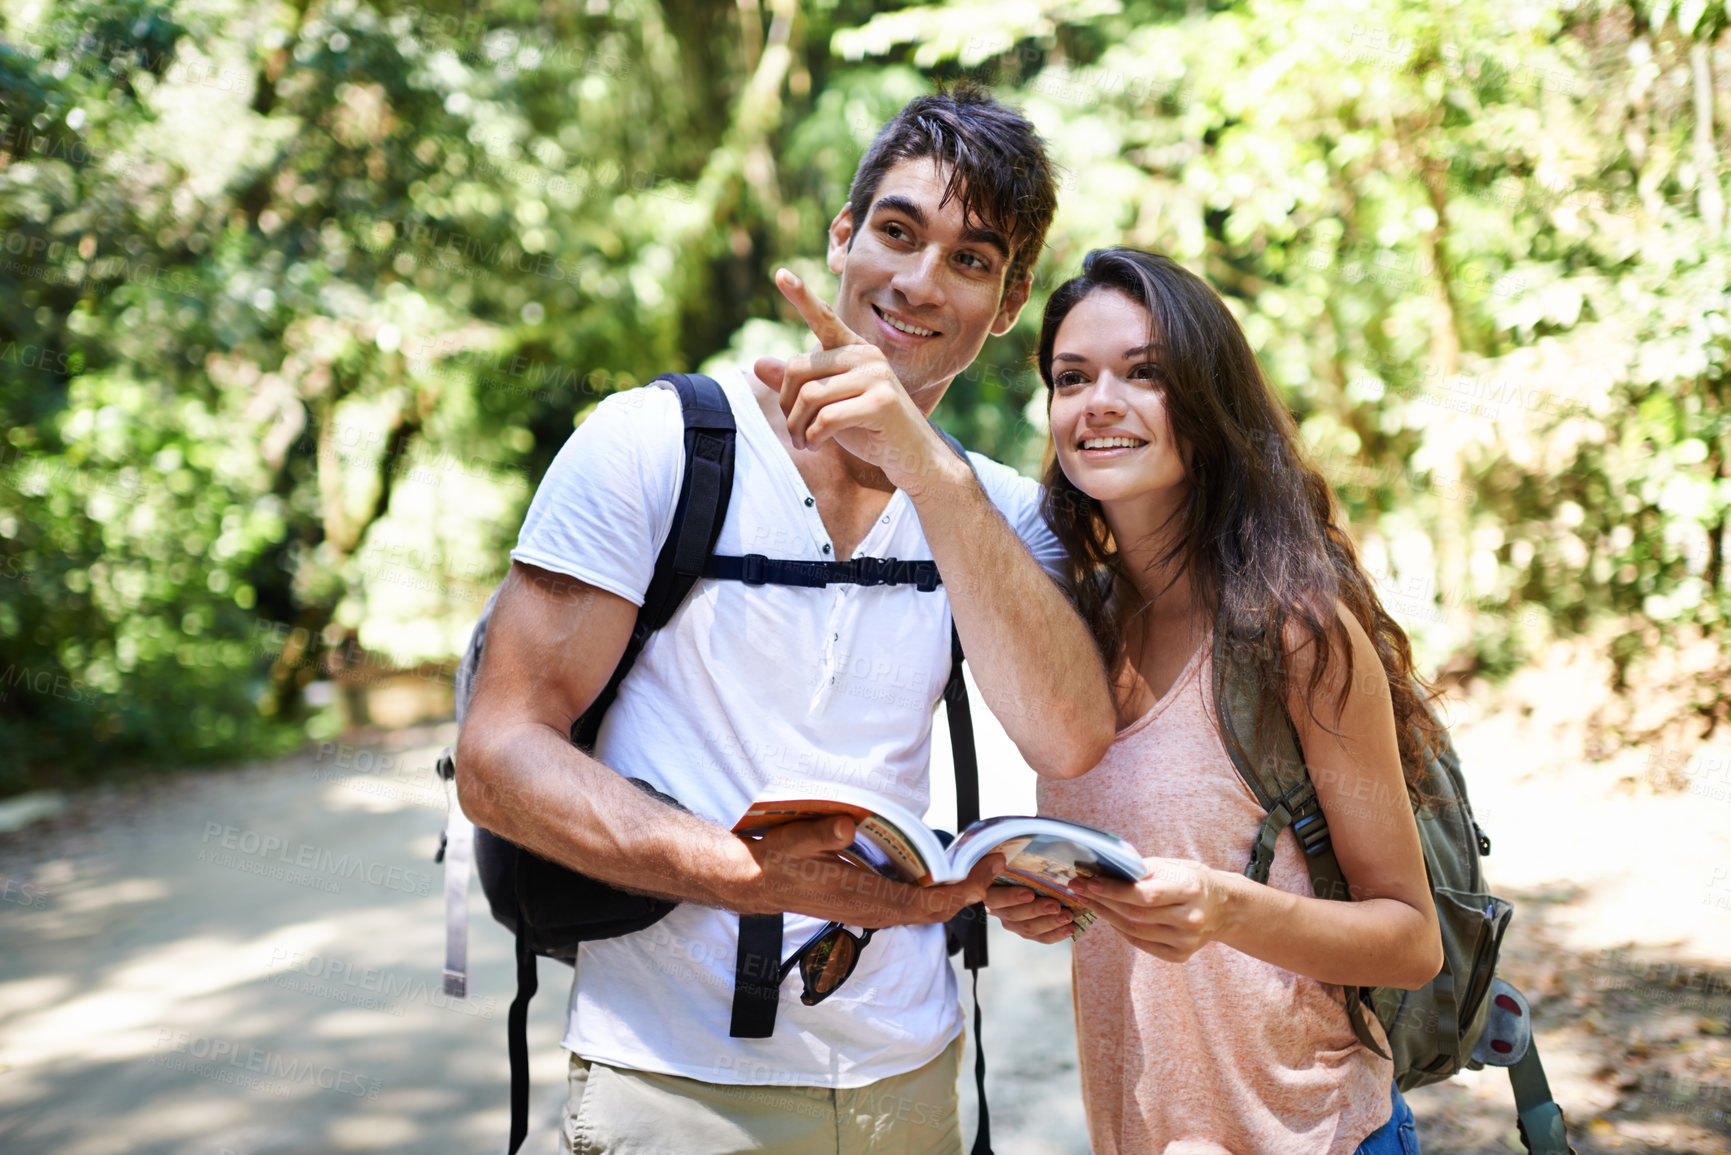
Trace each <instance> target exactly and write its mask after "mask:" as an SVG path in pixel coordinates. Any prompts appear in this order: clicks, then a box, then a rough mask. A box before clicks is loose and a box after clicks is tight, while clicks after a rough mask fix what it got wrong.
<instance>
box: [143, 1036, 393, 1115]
mask: <svg viewBox="0 0 1731 1155" xmlns="http://www.w3.org/2000/svg"><path fill="white" fill-rule="evenodd" d="M156 1049H157V1050H158V1051H159V1052H167V1053H162V1054H156V1055H152V1056H151V1057H150V1060H149V1062H150V1064H151V1065H152V1066H157V1067H167V1068H169V1069H170V1070H174V1071H179V1072H181V1073H183V1074H189V1075H197V1076H199V1077H200V1078H204V1079H212V1080H214V1081H216V1082H219V1083H230V1084H233V1085H234V1086H237V1087H249V1088H258V1089H261V1090H265V1091H268V1092H270V1093H272V1094H276V1095H284V1096H286V1095H287V1094H289V1092H290V1089H291V1088H293V1087H294V1086H296V1085H298V1084H302V1083H305V1084H309V1085H311V1086H314V1087H317V1088H319V1089H320V1090H323V1091H335V1092H336V1093H337V1094H339V1095H352V1096H353V1097H355V1098H357V1099H377V1098H378V1097H379V1092H380V1091H382V1090H384V1084H383V1083H380V1082H379V1081H378V1080H377V1079H369V1078H368V1077H367V1076H365V1075H360V1074H356V1073H355V1072H354V1071H350V1070H348V1069H346V1068H343V1067H333V1066H330V1065H329V1064H323V1065H321V1064H317V1063H314V1062H313V1061H312V1060H311V1059H291V1058H288V1057H287V1056H285V1055H282V1054H279V1053H278V1052H276V1051H266V1050H263V1049H261V1048H259V1047H247V1046H242V1045H240V1044H238V1043H235V1042H232V1041H230V1040H228V1039H213V1038H211V1037H210V1036H208V1035H195V1034H192V1033H191V1032H188V1031H176V1030H171V1029H169V1028H167V1027H161V1028H158V1030H157V1033H156ZM177 1055H184V1056H186V1058H177V1057H176V1056H177ZM259 1075H262V1076H264V1078H262V1079H261V1078H256V1077H255V1076H259ZM267 1080H269V1081H271V1082H274V1083H275V1084H276V1085H275V1086H269V1085H267Z"/></svg>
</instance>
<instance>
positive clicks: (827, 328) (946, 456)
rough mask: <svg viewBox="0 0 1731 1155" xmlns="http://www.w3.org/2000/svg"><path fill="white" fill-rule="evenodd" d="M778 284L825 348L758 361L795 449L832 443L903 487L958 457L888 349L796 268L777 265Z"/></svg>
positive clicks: (756, 368) (757, 370) (756, 369)
mask: <svg viewBox="0 0 1731 1155" xmlns="http://www.w3.org/2000/svg"><path fill="white" fill-rule="evenodd" d="M775 284H776V287H777V288H779V289H780V290H781V292H782V295H783V296H785V297H786V298H787V299H788V302H789V303H790V304H792V305H793V307H794V308H795V309H798V310H799V315H800V316H801V317H803V318H804V319H805V323H806V326H807V327H808V328H809V329H810V330H811V332H812V336H814V337H816V338H817V340H818V344H819V345H820V346H822V347H821V348H820V349H818V350H816V351H814V352H810V353H802V354H800V355H799V356H797V357H792V358H789V359H788V360H787V361H785V362H783V361H780V360H777V359H776V358H773V357H763V358H760V359H759V360H758V361H757V363H756V364H755V365H753V366H752V370H753V372H755V373H756V374H757V377H758V380H760V381H762V382H763V383H764V384H765V385H767V386H768V387H770V388H771V389H775V390H778V391H779V392H780V394H781V411H782V413H783V414H785V415H786V417H787V432H788V436H789V438H790V439H791V440H792V442H793V446H794V448H795V449H811V448H815V447H817V446H819V445H822V444H823V443H824V442H825V441H828V440H834V441H835V443H836V444H838V445H840V446H841V447H842V448H843V449H845V450H847V451H848V452H849V453H852V454H853V455H854V456H855V457H858V458H860V459H862V460H864V461H868V462H870V463H871V464H873V465H876V466H877V467H878V468H879V469H882V470H883V471H884V473H885V475H886V476H888V478H889V479H890V482H891V484H893V485H895V486H897V487H898V488H901V489H911V488H913V487H914V485H916V484H917V483H918V481H919V479H920V477H921V476H922V474H925V473H927V471H929V470H931V469H932V468H933V467H934V466H935V465H939V464H947V463H949V461H950V459H953V458H954V456H955V455H954V454H952V453H950V451H949V447H948V446H946V445H944V443H943V441H942V440H940V439H939V438H938V436H937V434H935V433H934V432H932V429H931V427H930V425H928V424H927V422H926V415H925V414H924V413H922V412H921V411H920V409H919V407H918V406H917V405H915V404H914V403H913V399H912V398H910V397H909V396H908V392H907V390H906V389H905V388H903V386H902V383H901V381H900V380H899V379H898V378H897V377H896V374H895V370H894V369H892V368H891V367H890V364H889V361H888V359H886V358H885V356H884V353H883V350H882V349H879V348H878V347H877V346H876V345H873V344H871V343H870V342H868V341H867V340H866V339H865V338H863V337H861V336H860V335H859V334H858V333H855V332H854V331H853V330H852V329H850V328H848V326H847V325H846V324H844V323H843V322H842V320H841V318H840V317H837V316H836V315H835V311H834V310H833V309H831V308H830V307H829V306H828V305H827V304H825V303H824V302H823V301H821V300H819V299H818V298H817V296H816V295H814V294H813V293H812V291H811V290H810V289H809V288H807V287H806V285H805V283H804V282H802V281H801V280H800V279H799V278H798V277H796V276H794V275H793V274H792V273H791V272H789V271H787V270H786V269H780V270H777V272H776V275H775ZM958 464H959V462H958Z"/></svg>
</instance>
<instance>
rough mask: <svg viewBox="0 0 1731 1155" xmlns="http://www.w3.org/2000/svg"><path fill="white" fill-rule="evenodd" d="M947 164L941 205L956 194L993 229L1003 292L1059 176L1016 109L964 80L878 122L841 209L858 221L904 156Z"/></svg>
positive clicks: (1053, 204)
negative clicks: (999, 238) (1005, 250)
mask: <svg viewBox="0 0 1731 1155" xmlns="http://www.w3.org/2000/svg"><path fill="white" fill-rule="evenodd" d="M927 158H929V159H931V160H934V161H936V162H937V163H938V164H939V166H940V167H945V168H948V170H949V174H950V179H949V184H948V185H946V186H945V188H944V199H943V201H942V202H940V203H941V204H948V203H950V201H951V200H953V199H955V198H956V197H958V196H959V197H961V198H962V214H963V216H964V217H966V218H967V219H969V220H971V221H979V222H982V223H984V224H987V225H989V226H991V227H992V228H995V229H998V230H1000V231H1001V232H1002V233H1003V234H1004V237H1005V239H1006V240H1007V241H1008V242H1009V248H1010V262H1009V270H1008V275H1007V276H1005V278H1004V291H1005V292H1006V293H1007V292H1008V291H1009V289H1010V287H1011V286H1012V285H1014V284H1015V283H1016V282H1017V281H1018V280H1019V279H1021V278H1022V277H1024V276H1027V275H1028V273H1029V271H1030V270H1031V269H1032V268H1033V267H1034V262H1035V261H1036V260H1038V259H1039V256H1040V249H1041V248H1042V247H1043V246H1044V245H1045V243H1046V230H1047V229H1048V228H1050V227H1051V224H1052V214H1053V212H1055V211H1056V210H1057V207H1058V182H1057V180H1056V179H1055V178H1054V176H1053V172H1052V162H1051V159H1050V158H1049V157H1047V155H1046V143H1045V141H1043V140H1041V139H1040V137H1039V136H1038V134H1036V133H1035V132H1034V126H1033V125H1032V124H1029V123H1028V121H1027V119H1026V118H1025V117H1023V116H1022V115H1021V113H1019V112H1017V111H1015V110H1014V109H1012V108H1009V107H1008V106H1006V105H1003V104H1000V103H998V101H997V99H996V98H994V97H993V96H992V94H991V93H989V92H987V91H986V90H985V89H984V88H981V87H980V86H979V85H976V84H970V83H968V82H966V81H963V82H961V83H958V84H956V85H954V86H953V87H951V88H949V89H948V90H943V89H940V90H939V91H938V92H936V93H933V94H932V95H931V96H922V97H919V98H918V99H916V100H913V101H910V102H909V103H908V105H907V107H906V108H904V109H902V110H901V111H900V112H898V113H896V115H895V116H894V117H892V118H891V119H890V122H889V123H888V124H886V125H884V127H883V130H882V131H881V132H879V133H878V135H877V139H876V140H874V141H872V143H871V147H870V148H868V149H866V154H865V157H864V158H863V159H862V160H861V161H860V162H859V168H858V169H857V170H855V172H854V177H853V188H851V189H850V190H848V207H849V208H850V209H852V210H853V221H854V228H855V229H860V228H864V227H865V222H866V217H867V215H868V214H869V213H870V212H871V207H872V200H873V199H874V198H875V197H876V196H877V191H878V186H879V185H880V184H882V183H883V179H884V174H885V173H886V172H888V171H889V170H890V169H891V168H893V167H894V166H895V165H897V164H899V163H900V162H902V161H904V160H923V159H927Z"/></svg>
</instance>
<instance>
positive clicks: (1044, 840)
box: [733, 782, 1148, 933]
mask: <svg viewBox="0 0 1731 1155" xmlns="http://www.w3.org/2000/svg"><path fill="white" fill-rule="evenodd" d="M817 792H821V793H822V794H823V795H824V797H821V798H819V797H813V794H814V793H817ZM837 814H841V815H845V816H846V817H848V818H851V819H853V820H854V823H855V828H854V840H853V844H852V845H851V846H849V847H847V848H846V849H845V850H843V851H841V852H840V853H841V856H842V857H843V858H846V859H847V860H849V861H850V862H853V863H854V864H855V865H858V866H862V867H864V868H866V869H867V870H875V871H877V872H878V873H879V874H882V875H886V876H888V877H890V878H894V879H898V880H900V881H902V882H910V883H913V884H914V885H916V886H931V885H933V884H934V883H940V882H956V881H959V880H961V879H964V878H966V877H967V876H968V872H969V871H971V870H972V869H973V868H974V867H975V866H976V865H977V864H978V863H979V861H980V860H981V859H982V858H985V857H986V856H987V855H988V854H992V853H994V852H997V853H1000V854H1002V855H1004V858H1005V860H1006V861H1007V863H1008V865H1006V866H1005V867H1004V870H1003V872H1002V873H1001V874H999V875H998V881H999V882H1001V883H1004V884H1006V885H1009V886H1026V887H1028V888H1029V889H1031V890H1034V891H1036V892H1038V893H1040V894H1044V895H1048V896H1050V897H1052V898H1055V899H1057V900H1058V901H1059V902H1061V903H1063V904H1064V906H1065V907H1066V908H1067V909H1069V910H1070V911H1072V912H1073V913H1074V915H1075V921H1076V928H1077V932H1078V933H1080V932H1081V931H1082V930H1085V929H1087V927H1088V925H1089V924H1090V923H1092V922H1093V921H1094V914H1093V912H1092V911H1089V910H1085V909H1083V908H1082V907H1081V906H1080V904H1079V901H1078V899H1077V897H1076V895H1075V892H1073V891H1072V890H1071V889H1070V883H1071V882H1073V881H1075V880H1076V879H1077V878H1094V877H1105V878H1120V879H1125V880H1128V881H1132V882H1133V881H1135V880H1137V879H1140V878H1145V877H1147V874H1148V871H1147V868H1146V866H1144V864H1143V862H1142V856H1141V855H1140V854H1138V853H1137V852H1136V848H1135V847H1134V846H1131V845H1130V844H1129V843H1128V842H1125V841H1124V840H1123V839H1122V838H1119V837H1118V836H1117V835H1116V834H1108V833H1106V831H1104V830H1096V829H1094V828H1093V827H1092V826H1083V825H1082V824H1081V823H1079V822H1066V821H1064V820H1063V819H1061V818H1037V817H1032V816H1028V815H1006V816H1004V817H999V818H982V819H981V820H980V821H978V822H976V823H974V824H973V825H972V826H970V827H968V828H967V829H966V830H964V831H962V832H961V834H960V835H958V836H957V837H956V839H955V841H953V842H951V843H950V845H949V847H948V848H946V847H945V846H944V844H943V841H942V839H940V838H939V836H938V835H937V833H936V832H935V831H933V830H932V829H931V828H930V827H928V826H927V825H926V824H925V823H924V822H922V821H921V820H920V817H919V815H917V814H915V813H914V812H913V811H911V810H909V809H908V808H907V807H905V806H900V805H897V804H896V803H894V802H892V801H890V800H889V799H888V798H885V797H883V796H882V795H881V794H874V793H873V792H871V791H869V790H861V789H859V788H857V787H852V786H847V785H843V784H841V783H834V782H826V783H823V784H821V785H816V786H814V785H811V784H807V785H803V786H795V787H777V788H771V789H770V790H767V791H765V792H764V793H763V794H761V795H760V796H759V797H758V799H757V801H756V802H753V803H752V804H751V808H750V809H748V810H747V811H746V812H745V814H744V816H743V817H741V818H740V820H739V821H738V822H736V823H734V826H733V830H734V833H736V834H741V835H745V836H747V837H751V836H756V835H760V834H762V833H764V832H765V831H767V830H769V829H771V828H772V827H776V826H780V825H782V824H783V823H786V822H807V821H810V820H813V819H817V818H826V817H830V816H832V815H837Z"/></svg>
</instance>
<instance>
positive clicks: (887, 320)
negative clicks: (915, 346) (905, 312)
mask: <svg viewBox="0 0 1731 1155" xmlns="http://www.w3.org/2000/svg"><path fill="white" fill-rule="evenodd" d="M872 312H874V313H876V314H877V315H878V319H879V320H881V321H883V323H884V324H886V325H888V326H889V327H890V328H892V329H894V330H895V331H896V332H898V333H906V334H907V335H908V336H910V337H937V336H941V335H942V334H940V333H939V332H938V331H937V330H936V329H927V328H925V327H924V326H923V325H916V324H914V323H913V322H912V321H908V320H904V319H903V318H901V317H898V316H896V315H895V314H894V313H890V312H887V311H885V310H884V309H881V308H879V307H878V306H876V305H873V306H872Z"/></svg>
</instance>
